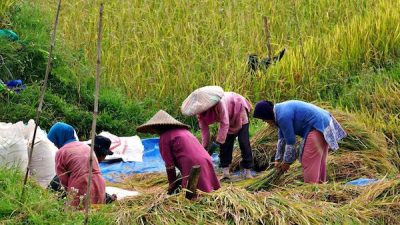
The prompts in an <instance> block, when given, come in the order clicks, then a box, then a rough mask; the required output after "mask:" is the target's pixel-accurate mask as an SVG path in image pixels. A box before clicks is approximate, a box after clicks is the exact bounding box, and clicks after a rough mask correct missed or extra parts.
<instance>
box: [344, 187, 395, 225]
mask: <svg viewBox="0 0 400 225" xmlns="http://www.w3.org/2000/svg"><path fill="white" fill-rule="evenodd" d="M341 210H343V211H347V212H348V213H349V214H350V215H352V216H354V217H359V218H364V219H365V220H367V221H375V223H376V222H379V224H400V220H399V215H400V180H398V179H397V180H386V181H385V180H382V181H380V182H378V183H376V184H373V185H371V186H368V187H365V188H364V190H363V192H362V193H360V195H359V197H357V198H356V199H354V200H353V201H351V202H350V203H349V204H347V205H344V206H343V207H342V208H341Z"/></svg>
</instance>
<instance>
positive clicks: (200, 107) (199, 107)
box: [181, 86, 224, 116]
mask: <svg viewBox="0 0 400 225" xmlns="http://www.w3.org/2000/svg"><path fill="white" fill-rule="evenodd" d="M223 96H224V90H223V89H222V88H221V87H219V86H205V87H202V88H199V89H196V90H195V91H193V92H192V93H191V94H190V95H189V96H188V97H187V98H186V99H185V101H183V103H182V106H181V112H182V114H183V115H185V116H193V115H197V114H200V113H202V112H205V111H207V110H208V109H209V108H211V107H213V106H214V105H216V104H217V103H218V102H219V101H220V100H221V98H222V97H223Z"/></svg>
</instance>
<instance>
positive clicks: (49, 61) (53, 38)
mask: <svg viewBox="0 0 400 225" xmlns="http://www.w3.org/2000/svg"><path fill="white" fill-rule="evenodd" d="M60 8H61V0H58V6H57V10H56V17H55V21H54V26H53V31H52V33H51V40H50V50H49V57H48V59H47V67H46V72H45V75H44V82H43V86H42V88H41V91H40V98H39V106H38V108H37V110H36V118H35V130H34V131H33V137H32V143H31V148H30V149H29V154H28V166H27V167H26V173H25V178H24V185H23V186H22V192H21V200H22V199H23V196H24V193H25V186H26V183H27V181H28V176H29V170H30V167H31V161H32V154H33V148H34V146H35V139H36V131H37V128H38V126H39V123H40V114H41V113H42V107H43V102H44V95H45V93H46V88H47V81H48V79H49V74H50V72H51V68H52V61H53V49H54V46H55V42H56V30H57V24H58V16H59V15H60Z"/></svg>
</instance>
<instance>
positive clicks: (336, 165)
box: [0, 0, 400, 224]
mask: <svg viewBox="0 0 400 225" xmlns="http://www.w3.org/2000/svg"><path fill="white" fill-rule="evenodd" d="M100 2H104V3H105V13H104V16H105V17H104V33H103V48H102V56H103V58H102V88H103V90H104V89H107V93H108V95H107V97H108V98H113V97H115V96H113V90H115V89H121V90H122V91H123V93H124V94H125V96H123V97H124V98H126V99H128V100H132V101H134V102H135V101H137V102H140V101H142V100H143V99H152V100H155V103H154V104H152V106H151V108H149V109H148V110H156V109H157V110H158V109H160V108H163V109H167V110H169V112H170V113H171V114H172V115H179V114H180V113H179V106H180V104H181V102H182V101H183V99H184V98H185V97H186V96H187V95H188V94H189V93H190V92H191V91H192V90H193V89H196V88H198V87H200V86H203V85H211V84H212V85H220V86H222V87H223V88H224V89H225V90H227V91H235V92H238V93H240V94H242V95H244V96H246V97H248V98H249V99H250V100H251V101H252V102H255V101H257V100H260V99H264V98H268V99H272V100H275V101H283V100H288V99H291V98H297V99H303V100H308V101H317V104H319V105H321V106H323V107H324V108H328V109H329V110H330V111H332V112H333V114H334V115H335V117H336V118H337V119H338V121H339V122H340V123H341V124H342V125H343V127H344V128H345V130H346V131H347V132H348V133H349V136H348V137H347V138H346V139H345V140H344V141H343V142H341V143H340V146H341V149H340V150H339V151H338V152H336V153H332V154H330V155H329V159H328V174H329V178H328V179H329V182H328V183H327V184H323V185H310V184H304V183H303V182H302V174H301V166H300V164H299V163H298V162H296V163H295V164H294V165H293V166H292V167H291V169H290V170H289V172H288V173H286V174H283V175H282V174H276V173H275V172H274V170H272V169H269V167H270V159H271V157H272V155H273V152H274V150H275V142H276V138H277V137H276V135H277V134H276V131H274V130H271V129H270V128H269V127H268V126H264V125H260V124H256V125H257V126H255V128H253V129H254V130H253V131H252V132H253V133H254V135H253V137H252V140H251V144H252V147H253V150H254V160H255V163H256V165H257V166H258V167H259V169H260V170H264V169H267V170H266V171H265V172H262V173H260V174H259V175H258V176H257V177H256V178H254V179H252V180H246V181H241V182H237V183H232V184H224V185H223V187H222V189H221V190H219V191H216V192H214V193H211V194H206V193H203V194H202V198H199V199H197V200H195V201H189V200H187V199H185V197H184V194H177V195H172V196H168V195H166V188H167V180H166V176H165V174H151V175H148V174H146V175H134V176H131V177H128V178H127V179H126V180H125V181H124V182H123V183H121V184H119V186H120V187H122V188H126V189H133V190H138V191H140V192H142V193H143V194H142V195H140V196H139V197H137V198H132V199H127V200H124V201H120V202H117V203H116V204H114V205H112V206H108V207H104V208H103V209H101V210H99V211H97V210H96V209H94V210H92V216H93V217H92V218H94V220H93V219H92V221H95V222H94V223H95V224H102V223H107V222H104V221H105V218H107V219H108V220H107V221H110V220H111V221H112V222H113V223H115V224H194V223H195V224H400V222H399V221H400V216H399V215H400V182H399V180H398V178H396V176H397V175H398V174H399V169H400V130H399V127H400V117H399V114H400V75H399V74H400V66H399V61H398V58H399V57H400V23H399V22H398V21H399V20H400V10H398V9H399V8H400V1H393V0H348V1H329V0H317V1H312V0H290V1H266V0H262V1H256V0H248V1H212V0H201V1H184V0H162V1H140V0H129V1H128V0H107V1H100V0H75V1H63V6H62V11H61V15H60V21H59V22H60V24H59V31H58V34H59V35H58V38H57V47H56V51H57V52H58V53H59V54H61V53H62V52H63V49H64V48H66V49H69V50H71V51H72V52H74V54H76V55H72V56H69V57H71V58H74V62H75V64H73V65H71V67H70V68H69V69H70V71H69V72H71V74H73V76H76V77H77V78H78V80H79V79H82V80H84V79H86V78H88V77H93V76H94V69H93V68H94V64H95V59H96V39H97V37H96V34H97V33H96V29H97V19H98V18H97V15H98V6H99V3H100ZM19 4H28V5H31V6H32V7H38V8H40V9H41V10H42V12H43V17H44V20H46V19H48V17H47V16H45V15H53V11H54V8H55V6H56V3H55V1H52V0H29V1H28V0H2V1H1V2H0V18H5V19H4V20H3V21H0V26H5V25H4V24H7V23H8V18H9V17H10V14H7V13H6V12H7V11H9V10H10V8H11V7H13V6H15V5H16V6H18V5H19ZM263 16H267V17H268V19H269V22H270V24H269V25H270V29H271V45H272V49H273V52H274V54H275V53H277V52H278V51H280V50H281V49H283V48H286V54H285V56H284V57H283V59H282V60H281V61H280V62H279V63H277V64H276V65H273V66H271V67H270V68H269V69H268V70H260V71H257V72H256V73H255V74H251V73H249V72H248V71H247V60H248V56H249V55H250V54H252V53H255V54H257V55H258V56H259V57H261V58H263V57H266V56H267V55H268V51H267V46H266V41H265V39H266V34H265V32H264V29H263V26H264V25H263V19H262V17H263ZM32 24H34V21H33V22H32ZM22 38H24V37H23V36H22ZM41 44H43V43H41ZM80 64H89V67H88V68H89V69H88V70H82V67H80ZM393 68H394V69H393ZM392 69H393V70H392ZM388 71H389V72H388ZM390 71H393V72H390ZM65 79H67V77H65ZM119 97H120V96H119ZM322 101H326V102H328V103H321V102H322ZM138 105H139V104H138ZM331 105H333V106H334V107H332V106H331ZM138 107H142V105H139V106H138ZM339 108H340V110H339ZM72 113H73V112H72ZM129 116H132V117H135V115H130V114H129ZM108 119H109V120H112V119H113V118H112V116H110V118H108ZM236 152H238V151H236ZM238 160H239V158H238V156H236V157H235V160H234V165H233V166H232V169H233V170H234V169H237V167H238V164H239V163H238V162H239V161H238ZM359 177H370V178H378V179H380V182H378V183H376V184H374V185H372V186H368V187H354V186H349V185H345V183H346V182H347V181H349V180H352V179H356V178H359ZM14 182H15V183H18V180H17V179H16V180H15V181H14ZM0 183H1V182H0ZM31 185H32V186H33V187H34V184H31ZM9 189H12V188H9ZM1 191H2V192H1V193H0V194H1V195H2V196H7V198H9V199H8V200H7V202H10V204H11V203H12V204H14V202H15V201H13V199H14V197H13V196H11V195H6V194H4V193H3V190H1ZM14 192H15V190H14ZM42 192H45V191H43V190H41V192H40V193H39V192H38V193H39V194H37V193H36V194H37V196H35V199H41V196H44V195H45V196H46V198H44V199H43V201H37V202H32V203H30V204H29V205H28V204H26V205H23V207H25V208H26V209H27V210H26V211H22V210H21V211H17V212H15V214H16V215H17V216H16V217H11V219H9V221H11V222H10V223H11V224H12V223H13V222H15V223H24V222H26V221H28V222H29V221H31V220H32V218H36V219H37V220H36V221H39V222H37V223H38V224H40V223H41V222H40V221H45V220H46V215H47V214H46V213H42V211H43V212H48V213H49V215H58V213H59V212H58V211H63V210H62V205H61V204H60V203H58V202H56V201H55V199H52V197H51V196H49V194H48V193H47V192H46V193H45V194H43V193H42ZM48 202H50V203H51V204H50V203H48ZM12 204H11V205H12ZM47 205H50V206H51V207H53V208H54V209H53V210H52V211H51V210H49V209H48V208H46V207H49V206H47ZM0 206H1V204H0ZM12 206H13V207H14V206H15V205H12ZM13 207H10V208H6V209H7V210H8V211H7V210H6V213H5V214H4V215H6V214H7V213H9V212H13V210H14V209H13ZM21 208H22V207H21ZM0 211H1V208H0ZM13 213H14V212H13ZM64 214H65V213H64ZM64 214H63V215H62V216H64V217H65V218H68V217H71V216H70V215H69V214H71V215H73V216H72V217H73V218H74V222H76V221H80V220H81V217H82V215H80V214H79V213H78V214H74V213H70V212H67V213H66V215H64ZM2 215H3V214H2V213H1V212H0V216H2ZM7 215H8V214H7ZM60 215H61V214H60ZM49 217H50V216H49ZM26 218H28V219H26ZM42 218H43V219H42ZM33 221H35V220H33ZM66 221H67V220H66ZM71 221H72V220H71ZM6 222H7V221H6ZM0 223H2V222H1V221H0ZM33 223H35V222H33ZM71 223H72V222H71Z"/></svg>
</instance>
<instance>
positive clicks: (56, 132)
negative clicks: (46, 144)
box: [47, 122, 76, 148]
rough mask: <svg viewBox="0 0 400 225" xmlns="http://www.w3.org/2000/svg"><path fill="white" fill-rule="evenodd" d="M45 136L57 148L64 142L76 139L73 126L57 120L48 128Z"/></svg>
mask: <svg viewBox="0 0 400 225" xmlns="http://www.w3.org/2000/svg"><path fill="white" fill-rule="evenodd" d="M47 138H48V139H49V140H50V141H51V142H53V143H54V145H55V146H57V148H61V147H62V146H64V145H65V144H68V143H70V142H73V141H76V138H75V130H74V128H73V127H72V126H71V125H68V124H66V123H62V122H58V123H56V124H54V125H53V126H52V127H51V128H50V131H49V133H48V134H47Z"/></svg>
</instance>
